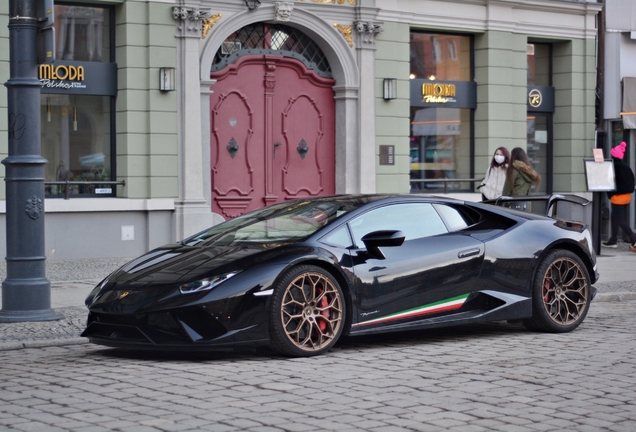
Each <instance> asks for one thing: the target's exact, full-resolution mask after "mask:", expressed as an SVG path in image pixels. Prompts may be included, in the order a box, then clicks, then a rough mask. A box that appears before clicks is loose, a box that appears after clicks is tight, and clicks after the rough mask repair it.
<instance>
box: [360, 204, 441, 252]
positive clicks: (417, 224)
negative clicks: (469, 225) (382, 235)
mask: <svg viewBox="0 0 636 432" xmlns="http://www.w3.org/2000/svg"><path fill="white" fill-rule="evenodd" d="M349 227H350V228H351V232H352V234H353V240H354V242H355V244H356V246H358V247H364V246H363V243H362V237H364V236H365V235H366V234H368V233H370V232H373V231H379V230H400V231H402V232H403V233H404V235H405V236H406V239H405V240H407V241H408V240H413V239H418V238H422V237H430V236H434V235H438V234H444V233H446V232H448V230H447V229H446V226H445V225H444V222H443V221H442V219H441V217H440V216H439V214H437V212H436V211H435V209H434V208H433V206H432V205H431V204H427V203H409V204H393V205H388V206H384V207H380V208H377V209H373V210H371V211H368V212H366V213H365V214H363V215H360V216H358V217H357V218H355V219H354V220H352V221H351V222H349Z"/></svg>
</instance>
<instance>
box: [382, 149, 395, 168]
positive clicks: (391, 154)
mask: <svg viewBox="0 0 636 432" xmlns="http://www.w3.org/2000/svg"><path fill="white" fill-rule="evenodd" d="M380 165H395V146H393V145H381V146H380Z"/></svg>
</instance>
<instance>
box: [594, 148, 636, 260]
mask: <svg viewBox="0 0 636 432" xmlns="http://www.w3.org/2000/svg"><path fill="white" fill-rule="evenodd" d="M626 148H627V144H626V143H625V142H622V143H620V144H619V145H617V146H616V147H614V148H613V149H611V150H610V154H611V155H612V160H613V161H614V176H615V178H616V190H615V191H614V192H608V193H607V195H608V196H609V198H610V203H611V205H612V215H611V216H610V222H611V227H612V228H611V229H612V234H611V236H610V238H609V239H608V240H607V241H606V242H603V243H601V244H602V245H603V246H604V247H608V248H615V247H616V240H617V238H618V228H619V227H620V228H621V229H622V230H623V232H624V233H625V234H627V235H628V236H629V242H630V243H631V244H630V245H629V249H630V250H631V251H632V252H636V234H634V232H633V231H632V228H631V227H630V226H629V221H628V215H629V203H630V202H631V199H632V193H633V192H634V172H633V171H632V169H631V168H630V167H629V166H628V165H627V164H626V163H625V162H623V157H624V156H625V149H626Z"/></svg>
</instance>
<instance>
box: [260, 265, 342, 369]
mask: <svg viewBox="0 0 636 432" xmlns="http://www.w3.org/2000/svg"><path fill="white" fill-rule="evenodd" d="M344 318H345V301H344V296H343V294H342V289H341V288H340V286H339V285H338V282H337V281H336V280H335V279H334V277H333V276H331V274H329V273H328V272H327V271H325V270H324V269H322V268H320V267H317V266H313V265H302V266H299V267H295V268H293V269H291V270H289V271H288V272H287V273H286V274H285V275H284V276H283V277H282V278H281V280H280V282H279V283H278V284H277V285H276V288H274V294H273V296H272V303H271V307H270V313H269V328H270V338H271V344H272V348H274V349H275V350H276V351H278V352H280V353H281V354H284V355H288V356H293V357H309V356H315V355H319V354H322V353H324V352H326V351H328V350H329V349H330V348H331V347H333V346H334V344H335V343H336V342H337V341H338V339H339V338H340V335H341V334H342V330H343V328H344V322H345V319H344Z"/></svg>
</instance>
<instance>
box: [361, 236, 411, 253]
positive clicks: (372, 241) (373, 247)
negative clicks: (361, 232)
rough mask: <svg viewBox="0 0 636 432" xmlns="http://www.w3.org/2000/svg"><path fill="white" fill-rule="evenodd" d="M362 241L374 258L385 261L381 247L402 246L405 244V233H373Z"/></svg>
mask: <svg viewBox="0 0 636 432" xmlns="http://www.w3.org/2000/svg"><path fill="white" fill-rule="evenodd" d="M362 241H363V242H364V245H365V246H366V247H367V251H368V252H369V254H370V255H371V256H372V257H374V258H377V259H385V258H386V257H385V256H384V254H383V253H382V251H381V250H380V247H391V246H401V245H402V243H404V233H403V232H402V231H393V230H385V231H373V232H370V233H369V234H367V235H365V236H364V237H362Z"/></svg>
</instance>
